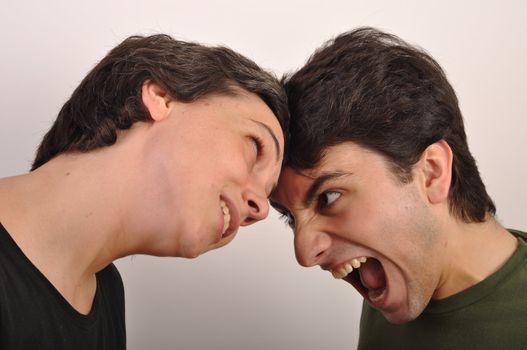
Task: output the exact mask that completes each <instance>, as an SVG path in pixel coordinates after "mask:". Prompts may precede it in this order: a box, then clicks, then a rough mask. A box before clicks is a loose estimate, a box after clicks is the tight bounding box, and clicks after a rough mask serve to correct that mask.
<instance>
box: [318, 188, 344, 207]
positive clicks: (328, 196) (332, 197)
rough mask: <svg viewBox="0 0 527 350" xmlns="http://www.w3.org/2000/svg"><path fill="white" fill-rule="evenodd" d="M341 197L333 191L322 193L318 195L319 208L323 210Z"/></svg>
mask: <svg viewBox="0 0 527 350" xmlns="http://www.w3.org/2000/svg"><path fill="white" fill-rule="evenodd" d="M340 196H341V193H340V192H335V191H328V192H324V193H322V194H321V195H320V197H319V206H320V207H321V208H325V207H328V206H330V205H331V204H332V203H333V202H334V201H336V200H337V199H339V197H340Z"/></svg>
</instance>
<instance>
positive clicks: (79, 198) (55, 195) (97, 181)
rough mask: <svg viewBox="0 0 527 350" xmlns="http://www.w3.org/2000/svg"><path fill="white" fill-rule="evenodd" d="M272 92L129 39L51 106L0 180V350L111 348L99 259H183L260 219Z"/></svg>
mask: <svg viewBox="0 0 527 350" xmlns="http://www.w3.org/2000/svg"><path fill="white" fill-rule="evenodd" d="M287 119H288V112H287V103H286V97H285V94H284V92H283V90H282V87H281V85H280V83H279V82H278V81H277V80H276V79H275V78H274V77H273V76H272V75H270V74H268V73H266V72H264V71H263V70H261V69H260V68H259V67H258V66H257V65H256V64H254V63H253V62H252V61H250V60H248V59H247V58H245V57H243V56H241V55H239V54H237V53H235V52H233V51H232V50H230V49H227V48H224V47H205V46H202V45H199V44H196V43H188V42H182V41H177V40H174V39H172V38H171V37H169V36H167V35H154V36H149V37H140V36H134V37H130V38H128V39H126V40H125V41H124V42H122V43H121V44H120V45H118V46H117V47H115V48H114V49H113V50H112V51H110V52H109V54H108V55H107V56H106V57H105V58H104V59H103V60H102V61H101V62H100V63H99V64H97V65H96V66H95V68H93V70H92V71H91V72H90V73H89V74H88V75H87V76H86V78H85V79H84V80H83V81H82V82H81V84H80V85H79V87H78V88H77V89H76V90H75V91H74V92H73V94H72V96H71V98H70V99H69V100H68V101H67V102H66V104H65V105H64V106H63V107H62V109H61V111H60V113H59V115H58V117H57V119H56V121H55V122H54V124H53V126H52V127H51V129H50V131H49V132H48V133H47V134H46V136H45V137H44V140H43V141H42V143H41V145H40V147H39V149H38V152H37V156H36V159H35V161H34V164H33V168H32V171H31V172H30V173H28V174H24V175H20V176H14V177H10V178H5V179H1V180H0V222H1V225H0V348H2V349H29V348H37V347H38V348H39V349H122V348H125V346H126V341H125V327H124V292H123V286H122V281H121V279H120V276H119V273H118V272H117V270H116V268H115V266H114V265H113V264H112V261H113V260H115V259H117V258H120V257H123V256H127V255H131V254H151V255H156V256H180V257H188V258H193V257H197V256H198V255H200V254H202V253H204V252H206V251H208V250H211V249H215V248H218V247H221V246H223V245H225V244H227V243H228V242H230V241H231V240H232V239H233V238H234V236H235V234H236V232H237V230H238V228H239V226H243V225H249V224H251V223H253V222H255V221H258V220H261V219H263V218H265V217H266V216H267V213H268V209H269V208H268V203H267V197H268V196H269V194H270V192H271V191H272V189H273V188H274V186H275V184H276V181H277V180H278V175H279V171H280V166H281V162H282V158H283V152H284V147H285V140H284V134H286V133H285V132H284V131H283V130H285V128H286V125H287V122H288V120H287Z"/></svg>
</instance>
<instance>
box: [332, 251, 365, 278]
mask: <svg viewBox="0 0 527 350" xmlns="http://www.w3.org/2000/svg"><path fill="white" fill-rule="evenodd" d="M366 260H367V258H366V257H365V256H361V257H359V258H355V259H351V261H350V262H348V263H346V264H344V265H341V266H340V267H339V268H337V269H335V270H331V273H332V274H333V277H335V278H337V279H340V278H344V277H346V276H347V275H348V274H349V273H350V272H351V271H353V269H354V268H355V269H358V268H359V267H360V265H361V264H363V263H365V262H366Z"/></svg>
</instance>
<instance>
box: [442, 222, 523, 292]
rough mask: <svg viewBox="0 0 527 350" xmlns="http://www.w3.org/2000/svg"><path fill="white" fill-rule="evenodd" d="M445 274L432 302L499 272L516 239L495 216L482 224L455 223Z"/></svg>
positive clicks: (512, 250)
mask: <svg viewBox="0 0 527 350" xmlns="http://www.w3.org/2000/svg"><path fill="white" fill-rule="evenodd" d="M448 229H449V230H448V233H447V235H448V243H447V244H448V247H447V255H446V258H445V264H444V269H443V273H442V274H441V280H440V283H439V285H438V288H437V289H436V290H435V292H434V295H433V296H432V298H433V299H443V298H446V297H448V296H451V295H453V294H456V293H459V292H461V291H463V290H465V289H467V288H470V287H471V286H473V285H475V284H477V283H479V282H481V281H483V280H484V279H486V278H487V277H489V276H490V275H491V274H493V273H494V272H496V271H498V270H499V269H500V268H501V267H502V266H503V265H504V264H505V263H506V262H507V261H508V259H509V258H510V257H511V256H512V254H513V253H514V251H515V250H516V247H517V240H516V238H515V237H514V236H513V235H512V234H511V233H509V232H508V231H507V230H506V229H505V228H503V227H502V226H501V225H500V224H499V223H498V222H497V221H496V220H495V219H494V218H493V217H489V218H488V219H487V220H486V221H485V222H482V223H470V224H467V223H460V222H459V221H455V222H452V224H451V225H450V227H449V228H448Z"/></svg>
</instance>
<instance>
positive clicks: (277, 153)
mask: <svg viewBox="0 0 527 350" xmlns="http://www.w3.org/2000/svg"><path fill="white" fill-rule="evenodd" d="M250 120H251V121H253V122H254V123H256V124H257V125H259V126H260V127H262V128H264V130H267V132H268V133H269V135H270V136H271V138H272V139H273V143H274V146H275V151H276V152H275V153H276V162H277V163H278V161H279V160H280V144H279V143H278V139H277V138H276V135H275V134H274V132H273V130H271V128H270V127H269V126H268V125H267V124H265V123H262V122H260V121H258V120H254V119H250Z"/></svg>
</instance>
